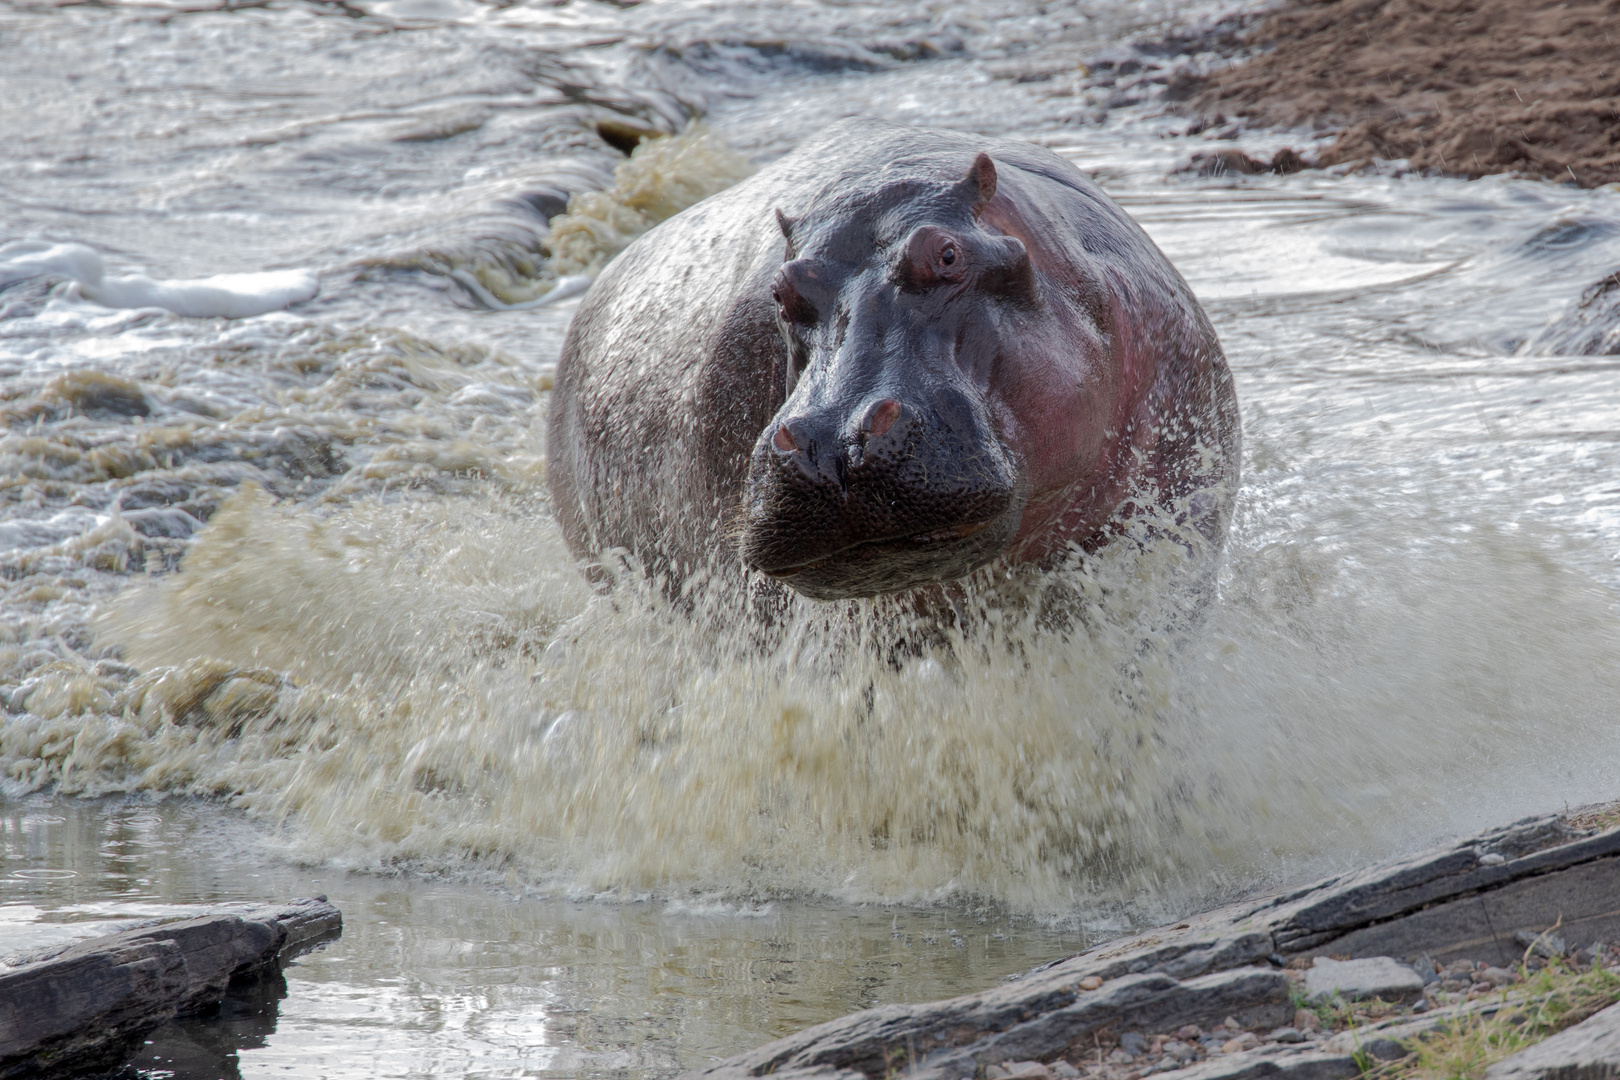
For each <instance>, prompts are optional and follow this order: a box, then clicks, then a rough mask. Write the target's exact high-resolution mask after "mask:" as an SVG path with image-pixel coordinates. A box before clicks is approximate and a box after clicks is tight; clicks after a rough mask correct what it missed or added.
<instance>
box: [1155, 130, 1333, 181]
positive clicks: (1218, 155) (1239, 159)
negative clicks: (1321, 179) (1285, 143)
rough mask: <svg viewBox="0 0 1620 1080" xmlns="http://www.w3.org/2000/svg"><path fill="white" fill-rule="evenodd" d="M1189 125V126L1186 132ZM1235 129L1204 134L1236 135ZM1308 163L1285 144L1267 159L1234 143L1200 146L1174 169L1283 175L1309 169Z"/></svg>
mask: <svg viewBox="0 0 1620 1080" xmlns="http://www.w3.org/2000/svg"><path fill="white" fill-rule="evenodd" d="M1190 131H1191V129H1189V132H1190ZM1237 136H1238V131H1237V129H1235V128H1233V129H1231V130H1229V131H1228V130H1222V131H1218V132H1216V133H1214V135H1213V136H1210V135H1206V136H1205V137H1206V138H1210V137H1213V138H1217V139H1235V138H1237ZM1310 167H1311V163H1310V162H1309V161H1307V160H1305V158H1303V157H1301V156H1300V155H1299V152H1298V151H1296V150H1293V149H1290V148H1288V147H1284V148H1283V149H1281V150H1279V151H1277V152H1276V153H1275V154H1273V155H1272V158H1271V160H1270V161H1261V160H1259V159H1257V158H1252V157H1250V156H1249V155H1248V154H1245V153H1244V152H1243V151H1242V150H1239V149H1238V148H1237V147H1235V146H1234V147H1227V148H1225V149H1222V150H1200V151H1199V152H1198V153H1196V154H1194V155H1193V156H1192V157H1190V158H1188V159H1187V160H1186V161H1185V162H1183V163H1182V164H1181V165H1178V166H1177V167H1176V170H1175V171H1176V172H1177V173H1181V174H1190V175H1193V176H1255V175H1258V174H1260V173H1277V174H1279V175H1286V174H1289V173H1297V172H1299V171H1300V170H1302V169H1308V168H1310Z"/></svg>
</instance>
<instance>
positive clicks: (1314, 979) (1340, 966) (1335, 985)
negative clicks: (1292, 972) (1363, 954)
mask: <svg viewBox="0 0 1620 1080" xmlns="http://www.w3.org/2000/svg"><path fill="white" fill-rule="evenodd" d="M1422 990H1423V976H1421V975H1419V974H1418V973H1417V972H1415V971H1413V970H1412V969H1411V968H1409V967H1407V966H1406V965H1405V964H1401V963H1397V962H1396V961H1395V960H1393V959H1391V958H1390V957H1387V956H1372V957H1368V958H1366V959H1364V960H1329V959H1328V958H1327V957H1325V956H1318V957H1317V958H1316V963H1315V964H1314V965H1312V967H1311V969H1310V970H1309V971H1307V972H1306V973H1305V996H1306V998H1307V999H1309V1000H1310V1001H1315V1002H1323V1001H1331V1000H1332V999H1333V998H1342V999H1344V1000H1345V1001H1360V1000H1362V999H1364V998H1383V999H1384V1000H1385V1001H1396V1000H1399V999H1402V998H1409V997H1411V996H1412V995H1413V994H1416V993H1421V992H1422Z"/></svg>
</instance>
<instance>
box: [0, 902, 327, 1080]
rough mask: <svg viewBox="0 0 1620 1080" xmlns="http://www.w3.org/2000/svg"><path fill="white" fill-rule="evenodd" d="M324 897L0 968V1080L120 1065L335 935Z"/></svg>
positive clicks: (85, 944)
mask: <svg viewBox="0 0 1620 1080" xmlns="http://www.w3.org/2000/svg"><path fill="white" fill-rule="evenodd" d="M341 927H342V915H341V914H339V912H338V910H337V909H336V908H335V907H333V906H332V905H331V904H329V903H327V902H326V898H325V897H320V898H318V899H312V900H298V901H294V902H293V903H291V904H287V905H283V906H280V907H260V908H254V909H250V910H249V911H247V912H246V913H245V914H238V913H235V912H226V913H221V914H217V915H209V916H204V917H202V918H197V919H186V920H183V921H180V922H171V923H162V924H157V925H149V926H144V927H139V928H136V929H132V930H126V931H124V932H122V933H118V934H110V935H107V936H106V937H100V938H92V939H90V940H88V941H78V942H70V943H68V944H66V945H60V946H56V947H54V948H51V949H45V950H40V951H39V952H36V953H32V954H29V955H26V956H21V957H14V958H12V959H11V960H9V961H8V963H9V964H10V965H11V966H10V968H9V970H6V971H0V1080H14V1078H16V1080H20V1078H22V1077H41V1078H51V1077H68V1076H80V1075H85V1074H88V1073H93V1072H97V1071H105V1070H107V1069H110V1068H113V1067H115V1066H117V1065H118V1064H119V1063H120V1062H122V1061H123V1060H125V1059H126V1058H127V1057H128V1056H129V1055H130V1054H131V1053H132V1052H133V1051H134V1050H135V1049H136V1048H137V1047H138V1046H140V1044H141V1040H142V1039H144V1038H145V1036H146V1034H147V1033H148V1032H150V1031H152V1030H154V1029H156V1028H158V1027H160V1026H161V1025H163V1024H165V1023H167V1022H168V1021H169V1020H172V1019H173V1018H174V1017H175V1016H176V1015H178V1014H180V1013H182V1012H186V1011H192V1010H196V1009H200V1008H205V1007H207V1006H210V1005H213V1004H215V1003H217V1002H218V1001H219V1000H220V998H221V997H223V996H224V993H225V988H226V986H227V985H228V984H229V982H230V981H231V979H232V978H233V977H240V976H244V975H251V974H253V973H255V972H256V971H258V970H261V969H263V968H265V967H266V966H269V965H274V964H276V963H278V962H283V961H285V960H286V959H288V958H289V957H290V956H291V955H292V954H293V953H295V952H297V951H299V950H301V949H303V948H308V947H309V946H311V945H312V944H314V943H315V942H316V941H318V940H321V938H322V935H327V936H330V935H332V934H335V933H337V932H339V931H340V930H341Z"/></svg>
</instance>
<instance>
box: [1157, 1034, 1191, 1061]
mask: <svg viewBox="0 0 1620 1080" xmlns="http://www.w3.org/2000/svg"><path fill="white" fill-rule="evenodd" d="M1164 1052H1165V1053H1166V1054H1169V1055H1170V1056H1171V1057H1173V1058H1175V1059H1176V1060H1177V1061H1179V1062H1181V1063H1183V1064H1186V1063H1187V1062H1189V1061H1191V1060H1192V1059H1193V1058H1195V1057H1197V1056H1198V1048H1197V1047H1196V1046H1193V1045H1192V1044H1191V1043H1184V1042H1182V1041H1181V1040H1180V1039H1171V1040H1170V1041H1169V1042H1167V1043H1165V1044H1164Z"/></svg>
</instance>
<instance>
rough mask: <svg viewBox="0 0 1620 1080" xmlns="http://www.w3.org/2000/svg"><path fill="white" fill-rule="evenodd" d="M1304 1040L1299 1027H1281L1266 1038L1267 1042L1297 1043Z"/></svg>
mask: <svg viewBox="0 0 1620 1080" xmlns="http://www.w3.org/2000/svg"><path fill="white" fill-rule="evenodd" d="M1304 1040H1305V1036H1304V1035H1303V1034H1301V1033H1300V1030H1299V1028H1297V1027H1280V1028H1278V1029H1277V1030H1276V1031H1273V1032H1272V1033H1271V1034H1270V1035H1267V1036H1266V1042H1280V1043H1297V1042H1303V1041H1304Z"/></svg>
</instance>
